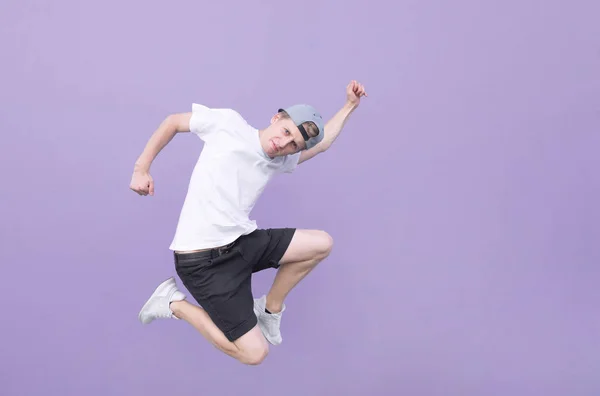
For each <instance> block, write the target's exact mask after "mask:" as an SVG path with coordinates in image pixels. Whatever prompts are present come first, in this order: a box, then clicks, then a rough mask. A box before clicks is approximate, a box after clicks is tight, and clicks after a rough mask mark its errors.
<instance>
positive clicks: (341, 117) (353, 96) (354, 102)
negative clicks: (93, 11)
mask: <svg viewBox="0 0 600 396" xmlns="http://www.w3.org/2000/svg"><path fill="white" fill-rule="evenodd" d="M362 96H367V93H366V91H365V87H363V85H362V84H360V83H358V82H357V81H355V80H352V81H350V83H349V84H348V86H347V87H346V102H345V103H344V105H343V106H342V108H341V109H339V110H338V112H337V113H335V115H334V116H333V117H331V119H330V120H329V121H327V123H326V124H325V132H324V133H325V137H323V140H322V141H321V142H320V143H319V144H317V145H316V146H315V147H313V148H311V149H309V150H305V151H302V152H301V153H300V158H299V159H298V164H301V163H302V162H304V161H306V160H309V159H311V158H313V157H314V156H315V155H317V154H319V153H322V152H325V151H326V150H328V149H329V148H330V147H331V145H332V144H333V142H334V141H335V139H337V137H338V136H339V134H340V132H341V131H342V129H343V128H344V125H345V124H346V121H348V118H349V117H350V115H351V114H352V113H353V112H354V110H356V108H357V107H358V105H359V104H360V98H361V97H362Z"/></svg>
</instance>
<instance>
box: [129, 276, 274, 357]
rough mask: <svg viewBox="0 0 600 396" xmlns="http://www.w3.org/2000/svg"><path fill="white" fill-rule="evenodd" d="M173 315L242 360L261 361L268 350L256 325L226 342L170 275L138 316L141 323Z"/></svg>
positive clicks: (206, 314)
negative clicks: (186, 299)
mask: <svg viewBox="0 0 600 396" xmlns="http://www.w3.org/2000/svg"><path fill="white" fill-rule="evenodd" d="M173 317H175V318H176V319H183V320H184V321H186V322H188V323H189V324H190V325H192V326H193V327H194V328H195V329H196V330H198V332H199V333H200V334H202V335H203V336H204V338H206V339H207V340H208V341H209V342H210V343H211V344H212V345H213V346H215V347H216V348H217V349H219V350H221V351H223V352H224V353H226V354H227V355H229V356H231V357H233V358H234V359H237V360H238V361H240V362H241V363H244V364H248V365H256V364H260V363H261V362H262V361H263V360H264V359H265V357H266V356H267V354H268V352H269V345H268V344H267V342H266V340H265V338H264V336H263V335H262V332H261V331H260V328H259V327H258V326H254V328H252V329H251V330H250V331H248V332H247V333H245V334H244V335H242V336H241V337H239V338H238V339H236V340H235V341H233V342H231V341H229V339H228V338H227V337H226V336H225V334H223V332H222V331H221V329H219V328H218V327H217V325H216V324H215V323H214V322H213V321H212V319H211V318H210V316H209V315H208V313H207V312H206V311H205V310H204V309H202V308H201V307H199V306H196V305H193V304H190V303H189V302H187V301H185V295H184V294H183V293H181V292H180V291H179V290H178V289H177V284H176V282H175V278H173V277H171V278H169V279H167V280H166V281H164V282H162V283H161V284H160V285H158V287H157V288H156V289H155V290H154V292H153V293H152V295H151V296H150V298H149V299H148V300H147V301H146V303H145V304H144V306H143V307H142V309H141V311H140V313H139V315H138V318H139V319H140V321H141V322H142V323H144V324H149V323H151V322H152V321H154V320H156V319H168V318H173Z"/></svg>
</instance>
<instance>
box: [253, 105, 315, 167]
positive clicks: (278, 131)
mask: <svg viewBox="0 0 600 396" xmlns="http://www.w3.org/2000/svg"><path fill="white" fill-rule="evenodd" d="M307 133H308V134H309V135H310V136H311V137H312V136H313V135H314V134H313V133H312V131H307ZM261 144H262V147H263V150H264V151H265V153H266V154H267V155H268V156H269V157H271V158H275V157H281V156H285V155H289V154H294V153H297V152H298V151H300V150H303V149H305V148H306V142H305V141H304V138H303V137H302V134H300V131H299V130H298V127H297V126H296V125H295V124H294V122H293V121H292V120H291V119H289V118H281V116H280V115H279V114H277V115H275V116H274V117H273V118H272V119H271V125H270V126H269V127H268V128H266V129H265V130H264V133H263V136H262V137H261Z"/></svg>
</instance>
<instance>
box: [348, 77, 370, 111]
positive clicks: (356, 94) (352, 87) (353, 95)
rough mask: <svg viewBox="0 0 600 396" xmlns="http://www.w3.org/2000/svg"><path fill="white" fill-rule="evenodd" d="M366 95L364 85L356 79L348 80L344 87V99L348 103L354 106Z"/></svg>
mask: <svg viewBox="0 0 600 396" xmlns="http://www.w3.org/2000/svg"><path fill="white" fill-rule="evenodd" d="M362 96H368V95H367V92H366V91H365V87H364V86H363V85H362V84H360V83H359V82H358V81H356V80H352V81H350V84H348V86H347V87H346V99H347V101H348V103H349V104H350V105H352V106H353V107H356V106H358V105H359V104H360V98H361V97H362Z"/></svg>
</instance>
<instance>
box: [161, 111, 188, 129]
mask: <svg viewBox="0 0 600 396" xmlns="http://www.w3.org/2000/svg"><path fill="white" fill-rule="evenodd" d="M191 117H192V113H174V114H170V115H168V116H167V118H165V121H164V123H165V125H167V126H168V127H169V128H170V129H172V130H173V131H174V132H176V133H179V132H189V131H190V118H191Z"/></svg>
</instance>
